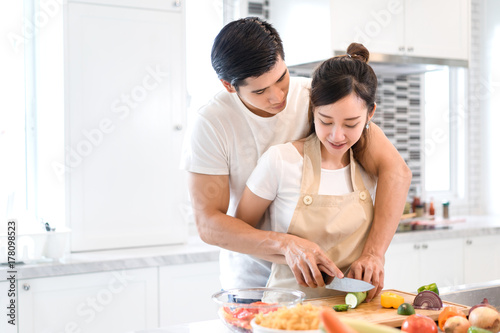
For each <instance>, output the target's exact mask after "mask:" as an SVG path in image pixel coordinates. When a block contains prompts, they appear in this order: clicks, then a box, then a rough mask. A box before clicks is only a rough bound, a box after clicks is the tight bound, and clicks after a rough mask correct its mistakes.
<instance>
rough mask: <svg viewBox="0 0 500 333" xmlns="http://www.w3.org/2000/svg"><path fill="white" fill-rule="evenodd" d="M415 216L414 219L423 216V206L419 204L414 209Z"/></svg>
mask: <svg viewBox="0 0 500 333" xmlns="http://www.w3.org/2000/svg"><path fill="white" fill-rule="evenodd" d="M415 216H416V217H421V216H424V205H422V204H419V205H417V206H416V207H415Z"/></svg>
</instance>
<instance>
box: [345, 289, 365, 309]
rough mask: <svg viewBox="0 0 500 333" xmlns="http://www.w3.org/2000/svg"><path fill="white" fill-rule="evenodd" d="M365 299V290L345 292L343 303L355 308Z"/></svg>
mask: <svg viewBox="0 0 500 333" xmlns="http://www.w3.org/2000/svg"><path fill="white" fill-rule="evenodd" d="M365 299H366V292H365V291H362V292H356V293H347V295H345V304H347V305H349V307H350V308H351V309H354V308H356V307H357V306H358V305H359V304H361V303H362V302H363V301H364V300H365Z"/></svg>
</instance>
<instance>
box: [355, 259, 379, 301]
mask: <svg viewBox="0 0 500 333" xmlns="http://www.w3.org/2000/svg"><path fill="white" fill-rule="evenodd" d="M347 277H350V278H354V279H358V280H363V281H366V282H369V283H371V284H373V285H374V286H375V288H373V289H372V290H370V291H369V292H368V294H367V295H366V301H367V302H369V301H371V300H372V299H373V297H375V296H376V295H378V294H380V292H381V291H382V289H384V258H380V257H377V256H374V255H368V254H362V255H361V257H359V258H358V260H356V261H355V262H353V263H352V265H351V268H350V270H349V272H348V273H347Z"/></svg>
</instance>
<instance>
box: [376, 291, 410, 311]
mask: <svg viewBox="0 0 500 333" xmlns="http://www.w3.org/2000/svg"><path fill="white" fill-rule="evenodd" d="M380 298H381V299H380V304H381V305H382V307H384V308H394V309H397V308H398V307H399V306H400V305H401V304H403V303H404V302H405V298H404V297H403V296H400V295H397V294H394V293H391V292H390V291H386V292H385V293H382V295H381V296H380Z"/></svg>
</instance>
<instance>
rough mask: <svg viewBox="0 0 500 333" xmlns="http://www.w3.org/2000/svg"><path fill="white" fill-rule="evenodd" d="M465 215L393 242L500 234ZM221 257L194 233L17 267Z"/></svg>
mask: <svg viewBox="0 0 500 333" xmlns="http://www.w3.org/2000/svg"><path fill="white" fill-rule="evenodd" d="M454 218H455V217H454ZM464 218H465V222H457V223H451V224H449V225H448V226H447V227H449V228H448V229H436V230H423V231H411V232H401V233H396V235H395V236H394V238H393V241H392V243H393V244H395V243H407V242H419V241H424V240H425V241H428V240H434V239H447V238H460V237H473V236H483V235H493V234H500V217H492V216H467V217H464ZM218 259H219V248H218V247H215V246H211V245H208V244H205V243H204V242H203V241H201V239H200V238H199V237H197V236H192V237H190V239H189V241H188V243H187V244H181V245H170V246H157V247H142V248H130V249H120V250H106V251H95V252H83V253H72V254H70V255H68V256H67V257H66V258H65V259H63V260H61V261H60V262H41V263H34V264H18V265H16V269H17V272H18V273H17V278H18V279H30V278H41V277H51V276H61V275H70V274H84V273H92V272H103V271H116V270H123V269H134V268H144V267H157V266H167V265H179V264H188V263H199V262H207V261H217V260H218ZM7 270H8V268H7V267H6V266H1V267H0V281H2V280H4V279H5V278H6V274H7Z"/></svg>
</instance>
